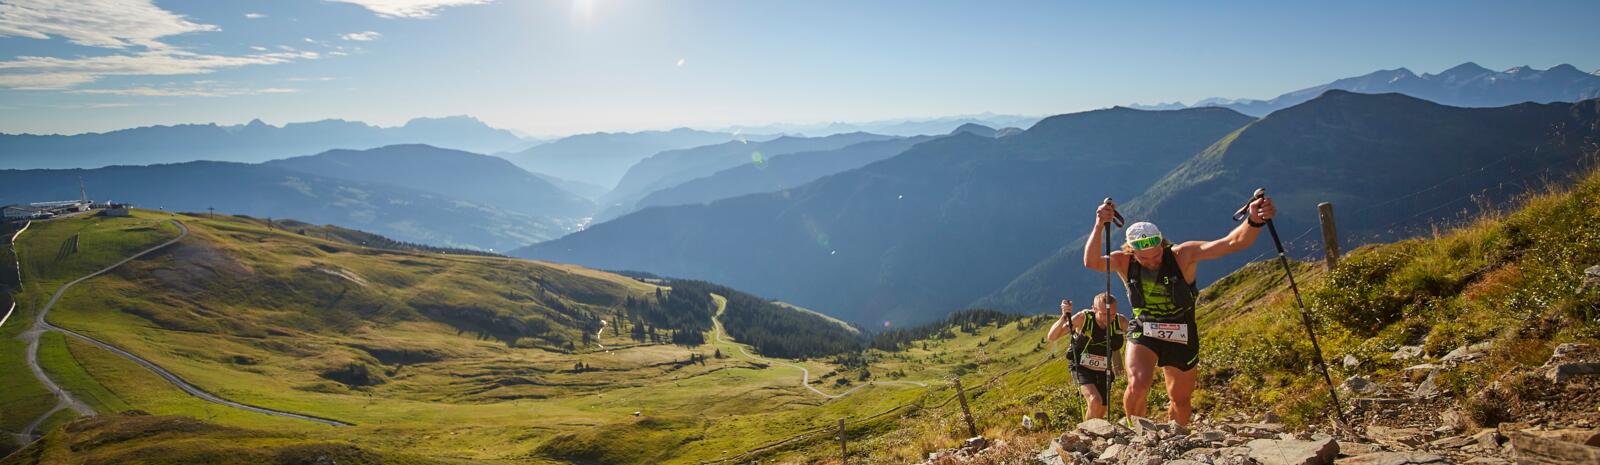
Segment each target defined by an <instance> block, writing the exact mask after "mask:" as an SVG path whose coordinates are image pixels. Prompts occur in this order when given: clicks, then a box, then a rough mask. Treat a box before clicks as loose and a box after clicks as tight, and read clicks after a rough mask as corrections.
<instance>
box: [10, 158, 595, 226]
mask: <svg viewBox="0 0 1600 465" xmlns="http://www.w3.org/2000/svg"><path fill="white" fill-rule="evenodd" d="M80 179H81V180H82V181H83V182H84V184H86V185H87V188H88V192H89V196H90V197H91V198H93V199H95V200H102V201H103V200H114V201H120V202H132V203H134V204H135V205H137V206H139V207H143V208H150V209H164V210H167V211H190V212H204V211H206V210H207V209H208V208H215V209H216V211H219V212H227V213H230V214H232V213H237V214H247V215H252V216H257V217H274V218H294V219H297V220H301V221H307V222H311V223H323V224H337V225H340V226H345V227H350V228H358V229H362V230H366V231H372V232H375V233H379V234H383V235H385V236H388V237H391V238H394V239H397V240H401V241H407V242H413V243H420V244H429V245H436V246H448V247H460V248H473V249H493V250H500V251H505V250H508V249H511V248H514V247H518V246H522V245H526V244H529V243H533V242H539V241H544V240H548V239H553V238H555V237H559V236H561V235H562V234H565V233H567V232H568V231H570V230H572V229H574V228H576V226H577V225H578V223H579V218H580V217H582V216H585V215H587V213H588V212H589V211H590V210H592V208H593V204H592V203H590V202H589V201H588V200H585V199H583V198H581V197H578V196H575V195H573V194H571V193H568V192H566V191H564V190H561V189H559V188H557V187H555V186H554V185H552V184H551V183H550V182H547V181H546V180H544V179H543V178H541V177H538V176H535V175H533V174H531V173H528V172H526V171H523V170H521V169H520V168H517V167H516V166H513V165H511V163H509V162H507V161H505V160H502V159H499V158H494V157H489V156H484V155H478V154H473V153H468V152H462V151H457V150H448V149H439V148H435V147H429V146H423V145H399V146H389V147H382V148H377V149H370V150H365V151H349V150H333V151H329V152H325V153H322V154H319V155H315V156H306V157H296V158H290V159H285V160H276V161H271V162H267V163H262V164H247V163H234V162H211V161H194V162H185V163H178V164H158V165H149V166H111V167H105V168H95V169H65V170H0V204H10V203H27V202H37V201H44V200H63V199H75V198H78V182H79V180H80Z"/></svg>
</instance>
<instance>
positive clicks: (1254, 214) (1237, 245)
mask: <svg viewBox="0 0 1600 465" xmlns="http://www.w3.org/2000/svg"><path fill="white" fill-rule="evenodd" d="M1246 211H1248V212H1249V216H1248V217H1246V219H1245V221H1241V222H1239V225H1238V226H1234V227H1233V230H1232V231H1229V232H1228V235H1226V236H1222V238H1221V239H1217V240H1214V241H1189V242H1185V243H1182V244H1178V245H1177V246H1175V247H1173V248H1172V253H1173V254H1175V255H1177V256H1178V261H1179V264H1180V265H1182V266H1183V269H1184V274H1186V275H1188V276H1186V277H1187V278H1189V279H1190V280H1191V281H1192V280H1194V265H1195V264H1196V263H1199V262H1200V261H1202V260H1214V259H1217V258H1222V257H1223V256H1226V255H1228V254H1231V253H1234V252H1238V251H1241V250H1244V249H1248V248H1250V244H1254V243H1255V242H1256V236H1259V235H1261V228H1257V227H1253V226H1250V225H1249V223H1251V222H1254V223H1256V224H1261V223H1264V222H1266V221H1267V220H1270V219H1272V217H1273V216H1276V215H1277V212H1278V210H1277V208H1276V207H1274V206H1273V205H1272V199H1271V198H1270V197H1261V198H1259V199H1255V200H1252V201H1251V202H1250V205H1249V206H1247V207H1246Z"/></svg>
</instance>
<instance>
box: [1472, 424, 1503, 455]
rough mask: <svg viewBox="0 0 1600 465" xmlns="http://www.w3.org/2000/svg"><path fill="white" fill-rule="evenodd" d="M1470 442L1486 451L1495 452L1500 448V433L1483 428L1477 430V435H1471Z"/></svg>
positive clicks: (1492, 429)
mask: <svg viewBox="0 0 1600 465" xmlns="http://www.w3.org/2000/svg"><path fill="white" fill-rule="evenodd" d="M1472 440H1473V442H1476V443H1478V445H1479V446H1482V447H1483V448H1484V449H1486V450H1495V449H1499V448H1500V432H1499V431H1495V429H1494V428H1484V429H1481V430H1479V431H1478V434H1474V435H1472Z"/></svg>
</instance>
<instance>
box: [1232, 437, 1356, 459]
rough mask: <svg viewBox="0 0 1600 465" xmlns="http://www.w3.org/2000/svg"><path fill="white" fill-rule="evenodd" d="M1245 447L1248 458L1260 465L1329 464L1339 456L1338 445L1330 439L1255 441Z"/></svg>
mask: <svg viewBox="0 0 1600 465" xmlns="http://www.w3.org/2000/svg"><path fill="white" fill-rule="evenodd" d="M1245 447H1249V448H1250V458H1251V459H1255V461H1257V462H1260V463H1261V464H1262V465H1320V464H1329V463H1333V459H1334V457H1337V456H1339V443H1338V442H1337V441H1334V440H1333V438H1331V437H1329V438H1323V439H1319V440H1311V441H1301V440H1297V439H1257V440H1254V441H1250V442H1249V443H1248V444H1246V445H1245Z"/></svg>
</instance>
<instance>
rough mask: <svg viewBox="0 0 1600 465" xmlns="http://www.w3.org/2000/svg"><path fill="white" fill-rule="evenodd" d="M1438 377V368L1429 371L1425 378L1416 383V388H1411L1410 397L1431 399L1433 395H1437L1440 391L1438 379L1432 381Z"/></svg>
mask: <svg viewBox="0 0 1600 465" xmlns="http://www.w3.org/2000/svg"><path fill="white" fill-rule="evenodd" d="M1438 378H1439V371H1438V370H1434V371H1433V372H1432V373H1429V374H1428V378H1427V379H1424V380H1422V382H1421V383H1418V384H1417V387H1416V388H1414V389H1412V390H1411V397H1415V398H1418V399H1432V398H1434V397H1438V396H1439V393H1440V391H1439V383H1438V381H1434V380H1436V379H1438Z"/></svg>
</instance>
